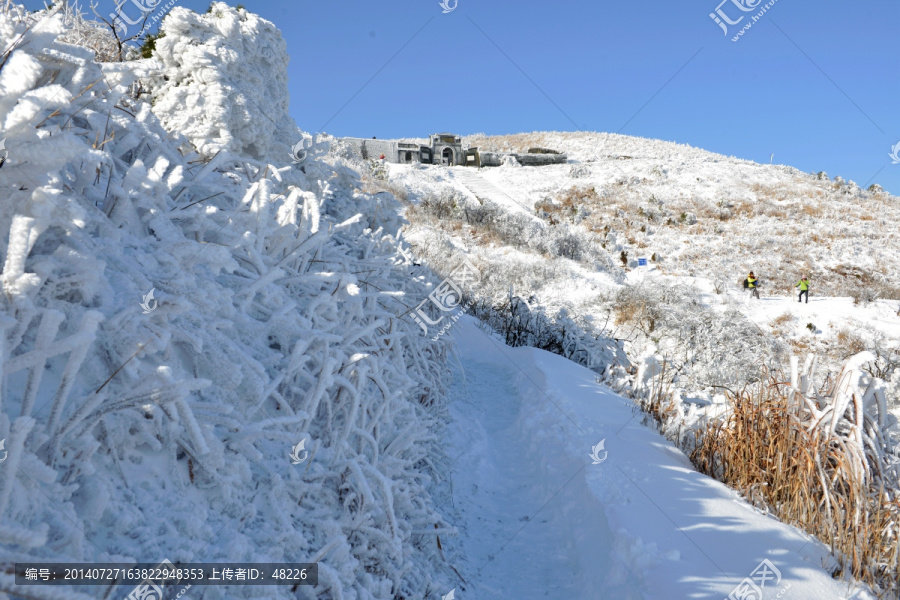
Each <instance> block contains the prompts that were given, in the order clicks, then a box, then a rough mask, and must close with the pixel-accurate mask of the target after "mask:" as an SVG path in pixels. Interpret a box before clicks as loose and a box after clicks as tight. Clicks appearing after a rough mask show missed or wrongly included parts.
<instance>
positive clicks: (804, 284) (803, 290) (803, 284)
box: [794, 275, 809, 304]
mask: <svg viewBox="0 0 900 600" xmlns="http://www.w3.org/2000/svg"><path fill="white" fill-rule="evenodd" d="M794 287H795V288H800V297H799V298H797V302H802V301H803V296H804V295H805V296H806V303H807V304H809V276H808V275H804V276H803V278H802V279H801V280H800V281H798V282H797V285H795V286H794Z"/></svg>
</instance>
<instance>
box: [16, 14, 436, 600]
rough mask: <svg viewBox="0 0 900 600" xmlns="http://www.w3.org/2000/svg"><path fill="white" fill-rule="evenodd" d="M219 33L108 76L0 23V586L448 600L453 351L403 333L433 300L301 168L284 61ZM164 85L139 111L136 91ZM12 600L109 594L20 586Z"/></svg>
mask: <svg viewBox="0 0 900 600" xmlns="http://www.w3.org/2000/svg"><path fill="white" fill-rule="evenodd" d="M217 8H218V10H217V11H215V13H214V14H208V15H202V16H201V15H196V14H194V13H190V12H189V11H187V10H183V9H182V10H179V9H176V10H174V11H172V13H171V14H170V16H169V18H168V19H167V21H166V23H165V25H164V29H165V31H166V32H167V34H166V37H165V38H164V40H165V42H166V44H167V46H166V47H165V49H164V50H163V55H164V56H168V58H167V59H166V61H167V62H166V64H165V65H164V66H161V65H160V64H159V63H158V62H156V61H154V60H148V61H137V62H134V63H115V64H112V65H100V64H98V63H96V62H95V61H94V56H93V52H92V51H90V50H87V49H84V48H80V47H77V46H73V45H69V44H63V43H60V42H59V41H57V40H58V38H59V37H60V36H61V35H63V34H65V33H66V32H67V29H66V24H65V20H64V19H63V17H62V16H60V15H58V14H55V15H54V14H47V13H38V18H37V20H29V19H23V18H21V14H22V12H21V10H20V9H17V8H15V7H13V8H7V9H4V10H0V45H2V46H3V47H12V46H11V43H12V42H13V40H16V39H21V43H19V44H18V45H16V46H14V47H12V50H11V52H10V54H9V56H8V57H6V62H5V65H4V67H3V69H2V71H0V139H5V140H6V144H5V147H6V150H7V151H8V157H7V159H6V161H5V162H4V163H3V164H2V167H0V194H2V196H3V203H2V207H0V239H3V240H6V243H4V244H2V246H0V265H2V274H0V287H2V291H3V294H2V297H0V306H2V309H0V380H2V392H3V393H2V403H0V439H3V440H5V450H6V451H8V458H7V459H6V460H5V461H4V462H2V463H0V562H3V563H5V564H11V563H13V562H28V561H33V562H37V561H48V560H53V561H60V562H81V561H90V562H119V561H122V562H127V561H140V562H153V563H156V562H159V561H161V560H162V559H164V558H167V559H169V560H172V561H184V562H190V561H194V562H201V561H205V562H216V561H229V562H234V561H243V562H318V563H319V585H318V586H316V587H314V588H306V587H303V588H300V589H299V590H298V591H297V592H296V593H294V592H292V591H291V590H290V588H289V587H283V586H279V587H277V588H276V587H266V588H259V587H247V588H242V587H240V586H226V587H218V586H217V587H212V586H211V587H208V588H206V589H205V590H204V598H208V599H210V598H262V597H265V598H296V597H301V598H319V599H346V600H374V599H376V598H377V599H381V598H402V597H406V598H412V597H417V598H422V597H425V596H426V595H427V594H429V593H430V592H431V590H433V589H435V588H436V587H441V588H444V587H447V588H449V586H444V585H443V583H444V582H443V576H442V575H441V570H440V569H441V567H440V565H441V564H442V562H441V559H440V557H439V555H438V554H437V549H436V546H435V539H434V534H433V531H434V528H435V525H438V524H441V523H442V522H443V521H442V518H441V516H440V514H439V513H438V512H437V510H436V509H435V508H434V507H433V502H432V499H431V497H430V495H429V489H430V485H431V482H432V479H433V477H435V475H436V474H435V472H434V471H433V469H432V467H431V466H430V465H433V464H434V463H435V460H436V458H439V457H440V448H439V445H438V443H437V439H436V431H437V428H438V427H439V426H440V423H441V420H442V417H441V416H440V415H441V411H442V398H443V394H442V391H443V386H444V382H445V368H444V366H443V365H444V360H445V356H446V343H445V342H440V341H439V342H432V341H430V340H429V339H428V338H426V337H425V336H423V335H422V334H421V332H420V330H419V329H418V327H417V326H416V325H415V324H414V323H413V322H412V321H410V320H409V319H404V318H401V317H400V315H402V314H403V313H404V312H405V311H406V310H407V309H408V307H409V306H410V305H413V304H415V303H417V302H418V301H419V300H420V298H422V297H424V295H426V294H427V293H428V291H429V290H428V281H426V279H427V277H428V274H427V272H426V271H424V270H423V269H422V268H420V267H414V266H413V265H412V263H411V261H410V259H409V258H408V256H407V253H406V252H405V251H404V250H403V248H402V244H401V240H400V239H399V238H398V236H397V235H396V233H395V232H396V230H397V227H398V223H400V222H401V219H400V218H399V216H398V215H397V214H396V205H395V204H393V203H388V202H387V201H385V200H383V199H381V200H379V199H376V198H373V197H371V196H370V195H368V194H365V193H363V192H361V191H360V190H359V189H358V183H359V176H358V175H357V174H355V173H353V172H352V171H351V170H350V169H348V168H346V167H345V166H343V165H342V164H341V163H340V162H339V161H337V162H335V164H331V163H329V162H328V160H330V159H327V158H326V157H325V156H324V155H318V156H311V157H310V158H308V159H307V160H306V161H305V162H304V163H302V164H292V163H291V162H290V157H289V153H288V150H289V146H288V145H287V141H288V140H289V139H290V138H291V137H295V138H296V140H297V141H299V140H300V139H302V134H301V132H300V130H299V129H298V128H297V127H296V125H295V124H294V123H293V121H291V120H290V119H289V117H287V116H286V99H285V98H275V96H277V94H278V93H280V92H279V89H280V90H281V91H284V90H283V89H281V88H279V87H278V83H277V82H279V81H280V78H281V77H282V76H283V65H279V64H277V63H273V62H271V60H270V59H272V58H277V57H281V56H282V55H281V54H279V53H278V52H277V50H278V49H279V48H283V43H282V42H280V36H279V35H278V33H277V31H276V30H275V29H274V27H273V26H271V24H270V23H263V22H261V20H259V19H257V18H256V17H252V16H250V15H249V13H247V12H246V11H240V12H238V11H237V10H235V9H231V8H229V7H227V6H225V5H223V4H217ZM161 43H162V40H161V41H160V44H161ZM214 49H218V50H221V51H222V52H223V55H227V57H228V58H227V59H223V58H222V57H220V56H218V55H217V54H216V52H215V51H214ZM185 57H193V58H196V59H197V60H198V61H200V62H198V63H195V64H189V62H190V61H189V60H188V59H187V58H185ZM245 71H252V72H254V73H256V75H257V76H258V77H259V78H260V80H265V81H268V82H275V83H274V84H272V85H274V87H265V86H263V90H267V91H261V90H260V88H258V87H257V86H256V85H255V83H254V82H256V81H257V80H256V79H252V78H251V79H248V80H246V81H245V80H244V79H243V77H244V76H245V75H246V74H247V73H246V72H245ZM271 71H274V72H271ZM160 73H163V74H165V73H170V74H171V77H170V78H169V83H168V85H167V86H164V87H162V88H158V89H155V91H154V96H155V98H156V99H157V102H156V104H155V106H153V107H152V108H151V105H150V103H149V102H148V101H146V100H145V99H143V98H140V99H136V98H134V97H133V94H132V91H133V90H134V89H135V87H136V86H135V84H136V83H139V82H143V83H142V84H141V85H144V84H146V85H145V87H149V88H153V85H155V84H154V81H156V82H157V83H158V80H156V79H154V78H156V77H158V76H159V75H160ZM201 74H202V77H201V76H200V75H201ZM266 94H271V95H272V97H271V98H269V99H272V100H274V103H273V106H275V107H280V110H273V106H269V105H265V104H266V103H262V105H260V103H259V102H257V101H261V100H263V99H264V98H265V97H266ZM264 111H266V112H268V113H269V115H270V116H271V117H272V118H275V119H278V123H277V127H273V126H272V125H271V124H269V125H265V123H269V121H268V120H267V118H265V117H264V116H263V114H262V113H263V112H264ZM235 120H237V121H241V125H240V126H239V127H237V128H236V129H233V130H232V129H230V128H231V127H232V126H234V125H235V122H236V121H235ZM244 120H246V121H244ZM167 127H168V128H167ZM182 128H183V129H182ZM276 130H277V131H278V132H279V133H278V135H273V134H274V133H275V132H276ZM273 138H274V140H273ZM279 140H281V141H279ZM213 149H215V150H214V151H213ZM379 203H380V204H379ZM376 207H380V208H381V209H382V212H381V214H379V213H378V211H377V210H374V209H375V208H376ZM354 208H355V210H354ZM359 210H367V211H368V210H372V212H371V213H369V214H367V215H361V214H359V212H358V211H359ZM301 441H303V442H304V444H305V451H306V452H308V455H307V454H303V453H302V452H299V451H293V454H294V456H297V457H299V455H300V454H303V457H302V458H303V461H302V462H300V463H299V464H292V463H293V462H294V461H292V458H291V455H292V449H293V448H296V447H297V445H298V444H299V443H300V442H301ZM0 592H2V593H5V594H13V595H14V596H16V597H28V598H46V599H49V598H60V599H76V598H77V599H85V598H100V597H107V594H108V593H111V591H110V590H109V589H108V588H107V587H105V586H95V587H88V588H81V589H80V591H77V592H76V591H73V590H71V589H69V588H66V587H40V586H33V587H29V588H28V589H27V590H21V589H19V588H17V586H15V584H14V583H13V577H12V575H11V574H10V572H9V571H8V570H7V572H5V573H0ZM125 593H127V591H122V590H118V591H116V592H114V594H121V595H122V596H124V594H125ZM114 597H119V596H114Z"/></svg>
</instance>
